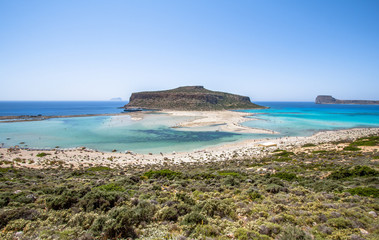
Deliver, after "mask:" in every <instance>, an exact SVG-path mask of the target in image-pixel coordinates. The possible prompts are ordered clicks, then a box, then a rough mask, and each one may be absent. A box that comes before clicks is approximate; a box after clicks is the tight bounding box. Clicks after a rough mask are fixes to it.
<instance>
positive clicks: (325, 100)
mask: <svg viewBox="0 0 379 240" xmlns="http://www.w3.org/2000/svg"><path fill="white" fill-rule="evenodd" d="M315 102H316V104H368V105H370V104H371V105H377V104H379V101H372V100H339V99H335V98H334V97H332V96H329V95H319V96H317V97H316V101H315Z"/></svg>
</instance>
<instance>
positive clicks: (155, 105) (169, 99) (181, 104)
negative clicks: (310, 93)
mask: <svg viewBox="0 0 379 240" xmlns="http://www.w3.org/2000/svg"><path fill="white" fill-rule="evenodd" d="M125 108H126V109H128V108H146V109H168V110H181V111H215V110H218V111H219V110H238V109H259V108H265V107H263V106H259V105H257V104H254V103H252V102H251V101H250V98H249V97H246V96H241V95H236V94H231V93H225V92H216V91H211V90H208V89H205V88H204V87H203V86H185V87H178V88H175V89H171V90H165V91H150V92H138V93H133V94H132V95H131V97H130V100H129V103H128V104H126V105H125Z"/></svg>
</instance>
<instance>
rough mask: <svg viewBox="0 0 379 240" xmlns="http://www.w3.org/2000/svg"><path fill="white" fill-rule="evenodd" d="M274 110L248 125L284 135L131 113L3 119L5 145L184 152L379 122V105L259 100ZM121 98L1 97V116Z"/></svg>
mask: <svg viewBox="0 0 379 240" xmlns="http://www.w3.org/2000/svg"><path fill="white" fill-rule="evenodd" d="M256 103H257V104H259V105H262V106H267V107H269V109H259V110H243V112H249V113H252V114H254V115H253V116H250V117H248V118H249V121H247V122H244V123H243V125H245V126H249V127H253V128H261V129H269V130H272V131H275V132H278V134H275V135H272V134H239V133H230V132H221V131H215V130H214V129H213V130H209V131H207V130H206V129H202V130H201V131H188V130H185V131H184V130H182V129H180V128H172V126H175V125H176V124H178V123H180V122H183V121H185V120H188V119H189V117H173V116H169V115H167V114H162V113H159V112H157V113H153V114H146V115H145V116H144V117H143V119H135V118H132V117H130V116H128V115H118V116H93V117H67V118H51V119H47V120H43V121H28V122H11V123H5V122H1V121H0V147H1V146H2V147H11V146H15V145H18V146H20V147H25V148H33V149H49V148H56V147H59V148H62V149H70V148H76V147H87V148H90V149H95V150H99V151H105V152H109V151H113V150H116V151H118V152H124V151H133V152H137V153H150V152H151V153H159V152H173V151H175V152H183V151H193V150H197V149H202V148H204V147H208V146H215V145H221V144H224V143H230V142H236V141H241V140H245V139H270V138H278V137H283V136H310V135H312V134H314V133H316V132H318V131H323V130H338V129H348V128H359V127H379V105H337V104H331V105H319V104H315V103H313V102H256ZM125 104H126V102H121V101H49V102H42V101H39V102H34V101H0V116H20V115H39V114H41V115H45V116H55V115H63V116H66V115H82V114H114V113H120V112H122V109H120V107H122V106H123V105H125Z"/></svg>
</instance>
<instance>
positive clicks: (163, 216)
mask: <svg viewBox="0 0 379 240" xmlns="http://www.w3.org/2000/svg"><path fill="white" fill-rule="evenodd" d="M178 217H179V214H178V211H177V210H176V209H175V208H171V207H164V208H162V209H160V210H159V211H158V213H157V218H158V219H159V220H161V221H176V220H178Z"/></svg>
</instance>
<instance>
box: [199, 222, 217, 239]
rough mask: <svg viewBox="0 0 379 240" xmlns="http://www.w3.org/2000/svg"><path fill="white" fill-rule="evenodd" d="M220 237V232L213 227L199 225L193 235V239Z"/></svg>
mask: <svg viewBox="0 0 379 240" xmlns="http://www.w3.org/2000/svg"><path fill="white" fill-rule="evenodd" d="M219 235H220V230H219V229H218V228H217V227H216V226H213V225H208V224H206V225H197V226H196V228H195V230H194V233H193V234H192V236H193V237H195V238H196V239H201V238H200V237H204V236H206V237H217V236H219Z"/></svg>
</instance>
